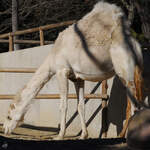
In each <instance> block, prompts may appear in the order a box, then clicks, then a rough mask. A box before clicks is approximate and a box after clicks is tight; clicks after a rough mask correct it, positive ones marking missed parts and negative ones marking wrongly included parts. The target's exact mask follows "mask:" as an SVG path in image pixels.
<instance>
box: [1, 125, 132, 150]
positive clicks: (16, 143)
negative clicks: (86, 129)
mask: <svg viewBox="0 0 150 150" xmlns="http://www.w3.org/2000/svg"><path fill="white" fill-rule="evenodd" d="M56 134H57V133H56V132H50V131H45V130H44V129H43V130H42V131H41V130H38V129H37V128H36V129H33V127H32V128H31V127H30V126H27V125H24V126H22V127H19V128H17V129H15V131H14V132H13V133H12V134H11V135H9V136H5V135H4V134H3V130H2V125H1V126H0V150H30V149H32V150H34V149H39V150H50V149H52V150H59V149H61V150H77V149H78V150H80V149H81V150H129V149H128V148H127V146H126V140H125V139H120V138H115V139H88V140H78V137H73V136H67V137H66V138H65V140H63V141H54V140H52V137H54V136H56Z"/></svg>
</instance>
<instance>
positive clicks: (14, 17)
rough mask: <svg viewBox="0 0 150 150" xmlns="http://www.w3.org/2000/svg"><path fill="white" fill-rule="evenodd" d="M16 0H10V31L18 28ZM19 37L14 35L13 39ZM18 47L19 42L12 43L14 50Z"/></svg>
mask: <svg viewBox="0 0 150 150" xmlns="http://www.w3.org/2000/svg"><path fill="white" fill-rule="evenodd" d="M18 20H19V18H18V0H12V32H16V31H17V30H18ZM18 38H19V37H18V36H15V37H14V40H17V39H18ZM18 49H20V47H19V44H14V50H18Z"/></svg>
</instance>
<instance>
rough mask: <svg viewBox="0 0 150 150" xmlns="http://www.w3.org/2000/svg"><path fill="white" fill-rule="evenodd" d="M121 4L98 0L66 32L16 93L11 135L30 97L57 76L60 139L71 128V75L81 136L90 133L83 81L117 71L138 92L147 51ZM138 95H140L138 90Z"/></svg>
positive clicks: (9, 124)
mask: <svg viewBox="0 0 150 150" xmlns="http://www.w3.org/2000/svg"><path fill="white" fill-rule="evenodd" d="M126 22H127V20H126V19H125V17H124V13H123V12H122V10H121V8H119V7H117V6H116V5H114V4H109V3H105V2H98V3H97V4H96V5H95V6H94V8H93V10H92V11H91V12H89V13H88V14H87V15H85V16H84V17H83V18H82V19H81V20H79V21H78V23H77V24H73V25H71V26H69V27H68V28H67V29H66V30H64V31H63V32H61V33H60V34H59V36H58V38H57V40H56V42H55V44H54V46H53V48H52V50H51V51H50V53H49V56H48V57H47V59H46V60H45V61H44V63H43V64H42V65H41V66H40V67H39V69H38V70H37V71H36V73H35V74H34V76H33V77H32V79H31V80H30V81H29V83H28V84H27V85H26V86H25V87H24V88H23V89H22V90H21V91H20V92H19V93H18V94H17V95H16V97H15V98H14V100H13V101H12V104H11V105H10V108H9V112H8V116H7V118H6V121H5V122H4V125H3V127H4V129H5V133H11V132H12V130H13V129H14V128H16V126H17V125H18V123H19V122H20V121H21V120H22V119H23V116H24V115H25V113H26V111H27V108H28V106H29V105H30V104H31V100H32V99H33V98H34V97H35V96H36V95H37V94H38V92H39V91H40V90H41V88H42V87H43V86H44V84H45V83H46V82H47V81H49V80H50V78H51V77H52V76H53V75H56V77H57V80H58V84H59V89H60V97H61V105H60V111H61V123H60V132H59V135H58V136H57V139H63V138H64V135H65V131H66V126H65V123H66V113H67V94H68V79H70V80H72V81H74V84H75V87H76V92H77V96H78V113H79V116H80V119H81V127H82V133H81V139H85V138H87V137H88V132H87V128H86V124H85V112H84V107H85V106H84V80H88V81H94V82H96V81H103V80H106V79H108V78H110V77H112V76H113V75H115V74H117V75H118V76H119V77H120V78H121V79H122V80H123V83H124V85H125V86H126V87H127V88H128V89H129V90H130V91H131V93H132V94H134V92H135V91H137V90H136V84H135V76H138V77H140V69H141V68H140V67H141V66H142V61H143V60H142V54H141V49H140V46H139V44H138V43H137V42H136V40H135V39H133V38H132V37H131V35H130V32H129V27H128V25H127V23H126ZM134 95H135V94H134Z"/></svg>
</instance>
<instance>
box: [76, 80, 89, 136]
mask: <svg viewBox="0 0 150 150" xmlns="http://www.w3.org/2000/svg"><path fill="white" fill-rule="evenodd" d="M75 88H76V93H77V97H78V113H79V116H80V120H81V127H82V133H81V137H80V139H86V138H87V137H88V132H87V128H86V124H85V102H84V81H83V80H79V81H77V82H75Z"/></svg>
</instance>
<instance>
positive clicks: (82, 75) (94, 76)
mask: <svg viewBox="0 0 150 150" xmlns="http://www.w3.org/2000/svg"><path fill="white" fill-rule="evenodd" d="M114 74H115V72H114V70H112V71H110V72H105V73H97V74H94V73H90V74H85V73H80V72H75V77H76V78H77V79H82V80H87V81H92V82H97V81H103V80H106V79H108V78H111V77H112V76H113V75H114Z"/></svg>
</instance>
